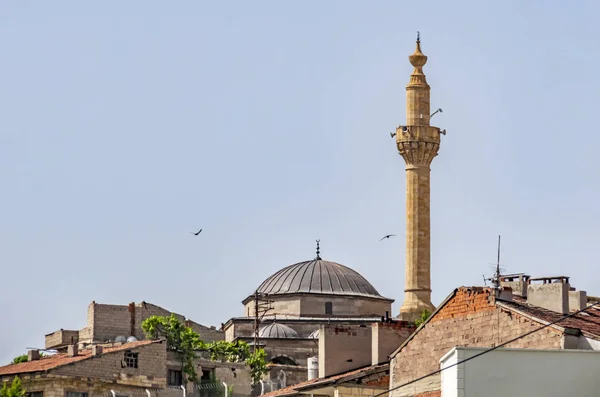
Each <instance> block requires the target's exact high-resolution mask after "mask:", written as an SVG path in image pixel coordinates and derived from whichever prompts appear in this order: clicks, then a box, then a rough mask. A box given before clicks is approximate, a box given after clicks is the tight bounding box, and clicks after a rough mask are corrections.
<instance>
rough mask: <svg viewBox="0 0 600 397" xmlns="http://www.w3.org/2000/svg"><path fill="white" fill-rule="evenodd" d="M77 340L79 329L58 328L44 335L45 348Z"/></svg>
mask: <svg viewBox="0 0 600 397" xmlns="http://www.w3.org/2000/svg"><path fill="white" fill-rule="evenodd" d="M78 341H79V331H72V330H62V329H61V330H58V331H55V332H53V333H51V334H48V335H46V337H45V345H46V346H45V347H46V349H54V348H57V347H62V346H65V345H68V344H73V343H77V342H78Z"/></svg>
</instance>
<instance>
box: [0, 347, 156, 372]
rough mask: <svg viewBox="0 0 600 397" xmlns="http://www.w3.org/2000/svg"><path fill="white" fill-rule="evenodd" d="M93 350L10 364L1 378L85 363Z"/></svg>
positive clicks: (116, 349) (106, 351) (109, 350)
mask: <svg viewBox="0 0 600 397" xmlns="http://www.w3.org/2000/svg"><path fill="white" fill-rule="evenodd" d="M161 342H162V341H161V340H144V341H139V342H129V343H124V344H122V345H119V346H115V347H104V349H103V351H102V354H103V355H104V354H110V353H115V352H120V351H124V350H129V349H133V348H136V347H140V346H146V345H150V344H153V343H161ZM92 357H93V356H92V350H91V349H82V350H79V352H78V354H77V355H76V356H73V357H71V356H69V355H68V354H67V353H59V354H53V355H49V356H44V357H40V359H38V360H34V361H27V362H24V363H19V364H9V365H5V366H3V367H0V376H2V375H17V374H26V373H31V372H43V371H48V370H51V369H55V368H58V367H62V366H64V365H68V364H72V363H75V362H79V361H84V360H87V359H90V358H92Z"/></svg>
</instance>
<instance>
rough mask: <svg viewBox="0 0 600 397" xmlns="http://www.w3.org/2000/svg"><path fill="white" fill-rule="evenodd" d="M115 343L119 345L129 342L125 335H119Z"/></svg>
mask: <svg viewBox="0 0 600 397" xmlns="http://www.w3.org/2000/svg"><path fill="white" fill-rule="evenodd" d="M115 342H117V343H125V342H127V338H126V337H124V336H123V335H119V336H117V337H116V338H115Z"/></svg>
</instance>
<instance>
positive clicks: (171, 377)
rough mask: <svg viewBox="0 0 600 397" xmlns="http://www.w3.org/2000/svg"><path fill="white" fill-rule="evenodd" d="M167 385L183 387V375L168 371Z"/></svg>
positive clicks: (178, 372) (172, 370)
mask: <svg viewBox="0 0 600 397" xmlns="http://www.w3.org/2000/svg"><path fill="white" fill-rule="evenodd" d="M167 384H168V385H169V386H181V385H183V374H182V373H181V371H177V370H174V369H170V370H169V373H168V376H167Z"/></svg>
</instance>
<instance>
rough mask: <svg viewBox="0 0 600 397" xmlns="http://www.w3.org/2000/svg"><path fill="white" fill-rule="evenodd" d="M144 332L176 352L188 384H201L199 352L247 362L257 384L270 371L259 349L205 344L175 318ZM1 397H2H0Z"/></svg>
mask: <svg viewBox="0 0 600 397" xmlns="http://www.w3.org/2000/svg"><path fill="white" fill-rule="evenodd" d="M142 329H143V330H144V333H145V334H146V336H147V337H148V338H150V339H157V338H159V337H164V338H165V339H166V340H167V347H168V348H169V349H171V350H173V351H176V352H177V353H178V354H179V356H180V357H181V366H182V370H183V372H184V373H185V374H186V381H188V382H193V383H198V374H197V373H196V368H195V366H194V359H195V358H196V352H201V351H205V352H209V353H210V355H211V358H212V359H213V360H220V361H228V362H244V363H245V364H246V365H247V366H248V367H249V368H250V373H251V376H252V381H253V382H254V383H257V382H258V381H259V380H260V378H261V377H262V375H263V374H265V373H266V371H267V366H266V365H267V364H266V360H265V358H266V354H265V352H264V350H262V349H259V350H257V351H256V352H250V348H249V346H248V344H247V343H246V342H243V341H239V340H238V341H235V342H226V341H224V340H220V341H216V342H211V343H205V342H203V341H202V340H201V339H200V335H199V334H198V333H196V332H194V330H192V329H191V328H190V327H188V326H186V325H185V324H182V323H181V322H180V321H179V319H178V318H177V317H175V315H173V314H171V315H170V316H168V317H165V316H151V317H148V318H147V319H146V320H144V322H143V323H142ZM0 397H2V396H0Z"/></svg>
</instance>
